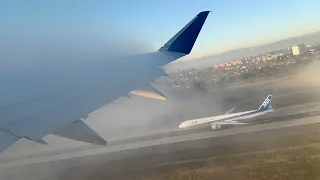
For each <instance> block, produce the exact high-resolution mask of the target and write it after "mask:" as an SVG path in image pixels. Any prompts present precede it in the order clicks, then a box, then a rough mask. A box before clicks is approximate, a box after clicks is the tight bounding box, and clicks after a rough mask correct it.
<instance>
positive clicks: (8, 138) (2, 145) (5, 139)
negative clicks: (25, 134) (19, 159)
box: [0, 130, 20, 152]
mask: <svg viewBox="0 0 320 180" xmlns="http://www.w3.org/2000/svg"><path fill="white" fill-rule="evenodd" d="M19 139H20V137H18V136H15V135H14V134H11V133H9V132H6V131H2V130H0V152H2V151H4V150H5V149H7V148H8V147H9V146H11V145H12V144H13V143H15V142H16V141H18V140H19Z"/></svg>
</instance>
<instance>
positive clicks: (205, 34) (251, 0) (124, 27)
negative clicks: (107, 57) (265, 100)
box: [0, 0, 320, 55]
mask: <svg viewBox="0 0 320 180" xmlns="http://www.w3.org/2000/svg"><path fill="white" fill-rule="evenodd" d="M319 7H320V1H317V0H306V1H298V0H281V1H278V0H259V1H256V0H242V1H240V0H239V1H238V0H224V1H216V0H197V1H195V0H177V1H172V0H162V1H152V0H107V1H102V0H100V1H99V0H92V1H82V0H78V1H72V0H69V1H62V0H60V1H59V0H58V1H39V0H38V1H36V0H30V1H11V0H8V1H7V2H2V3H1V6H0V26H1V29H0V37H1V39H2V40H3V41H2V42H1V43H0V47H1V48H2V49H3V47H4V46H6V47H11V49H12V48H16V49H17V51H20V49H19V48H18V47H17V44H20V46H22V45H21V44H25V46H27V47H28V46H30V42H33V43H36V42H39V41H43V42H46V41H49V40H50V43H53V42H55V43H56V44H59V43H60V45H61V44H66V42H67V41H68V43H70V42H69V41H72V43H73V44H85V43H84V42H88V44H89V45H87V46H88V47H90V48H91V49H94V48H97V49H99V48H100V49H103V48H104V47H105V46H108V44H109V46H110V44H112V43H107V42H106V41H107V40H110V41H109V42H112V41H111V39H113V38H114V39H113V40H114V41H117V38H118V39H120V40H119V41H121V42H122V43H124V44H128V43H127V42H130V43H131V42H134V43H135V44H136V43H138V44H139V45H141V46H142V47H143V48H145V49H148V50H151V49H152V50H156V49H158V48H159V47H161V46H162V44H164V43H165V42H166V41H167V40H168V39H169V38H170V37H171V36H172V35H173V34H174V33H176V32H177V31H178V30H179V29H180V28H181V27H182V26H184V25H185V24H186V23H187V22H188V21H189V20H191V19H192V18H193V17H194V16H195V15H196V14H197V13H198V12H200V11H203V10H211V11H212V13H211V14H210V16H209V18H208V20H207V22H206V24H205V26H204V28H203V31H202V33H201V35H200V37H199V39H198V41H197V43H196V45H195V49H194V54H195V55H204V54H216V53H220V52H223V51H226V50H231V49H236V48H240V47H247V46H254V45H259V44H261V43H267V42H272V41H276V40H279V39H283V38H286V37H291V36H296V35H301V34H305V33H309V32H314V31H317V30H320V29H319V21H318V19H319V18H320V11H319ZM115 34H116V35H117V36H115ZM116 37H117V38H116ZM104 42H105V43H104ZM68 43H67V44H68ZM130 43H129V44H130ZM8 44H9V45H8ZM10 44H11V46H10ZM40 44H41V43H40ZM53 44H54V43H53ZM60 45H59V46H60ZM25 46H24V48H25ZM133 46H135V45H133ZM88 47H86V48H88ZM29 48H30V47H29ZM60 48H62V47H60ZM22 49H23V48H22Z"/></svg>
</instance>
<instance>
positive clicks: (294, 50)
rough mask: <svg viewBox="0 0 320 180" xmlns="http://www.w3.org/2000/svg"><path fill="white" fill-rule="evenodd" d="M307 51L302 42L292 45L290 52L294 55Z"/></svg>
mask: <svg viewBox="0 0 320 180" xmlns="http://www.w3.org/2000/svg"><path fill="white" fill-rule="evenodd" d="M307 51H308V50H307V48H306V46H304V45H303V44H300V45H295V46H292V54H293V55H294V56H297V55H300V54H305V53H306V52H307Z"/></svg>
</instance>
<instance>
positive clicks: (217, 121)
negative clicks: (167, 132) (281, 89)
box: [179, 95, 273, 130]
mask: <svg viewBox="0 0 320 180" xmlns="http://www.w3.org/2000/svg"><path fill="white" fill-rule="evenodd" d="M271 101H272V95H269V96H268V97H267V98H266V99H265V100H264V101H263V103H262V104H261V106H260V107H259V109H257V110H251V111H245V112H238V113H232V112H233V110H234V109H235V108H232V109H231V110H229V111H228V112H226V113H225V114H223V115H219V116H212V117H206V118H200V119H194V120H189V121H185V122H183V123H181V124H180V125H179V128H191V127H198V126H201V127H202V126H207V125H211V128H212V129H213V130H219V129H221V128H222V125H244V124H247V123H244V122H241V120H244V119H251V118H255V117H258V116H261V115H264V114H267V113H269V112H272V111H273V109H272V106H271Z"/></svg>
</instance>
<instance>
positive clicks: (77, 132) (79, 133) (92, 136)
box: [52, 120, 107, 146]
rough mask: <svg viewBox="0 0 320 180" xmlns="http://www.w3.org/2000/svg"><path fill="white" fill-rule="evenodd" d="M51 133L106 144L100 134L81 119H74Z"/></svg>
mask: <svg viewBox="0 0 320 180" xmlns="http://www.w3.org/2000/svg"><path fill="white" fill-rule="evenodd" d="M52 134H54V135H57V136H61V137H64V138H68V139H72V140H76V141H81V142H86V143H91V144H97V145H103V146H105V145H107V142H106V141H105V140H104V139H103V138H102V137H101V136H100V135H98V134H97V133H96V132H95V131H94V130H93V129H91V128H90V127H89V126H88V125H87V124H86V123H84V122H83V121H81V120H76V121H74V122H73V123H70V124H68V125H66V126H64V127H62V128H60V129H59V130H58V131H57V132H55V133H52Z"/></svg>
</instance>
